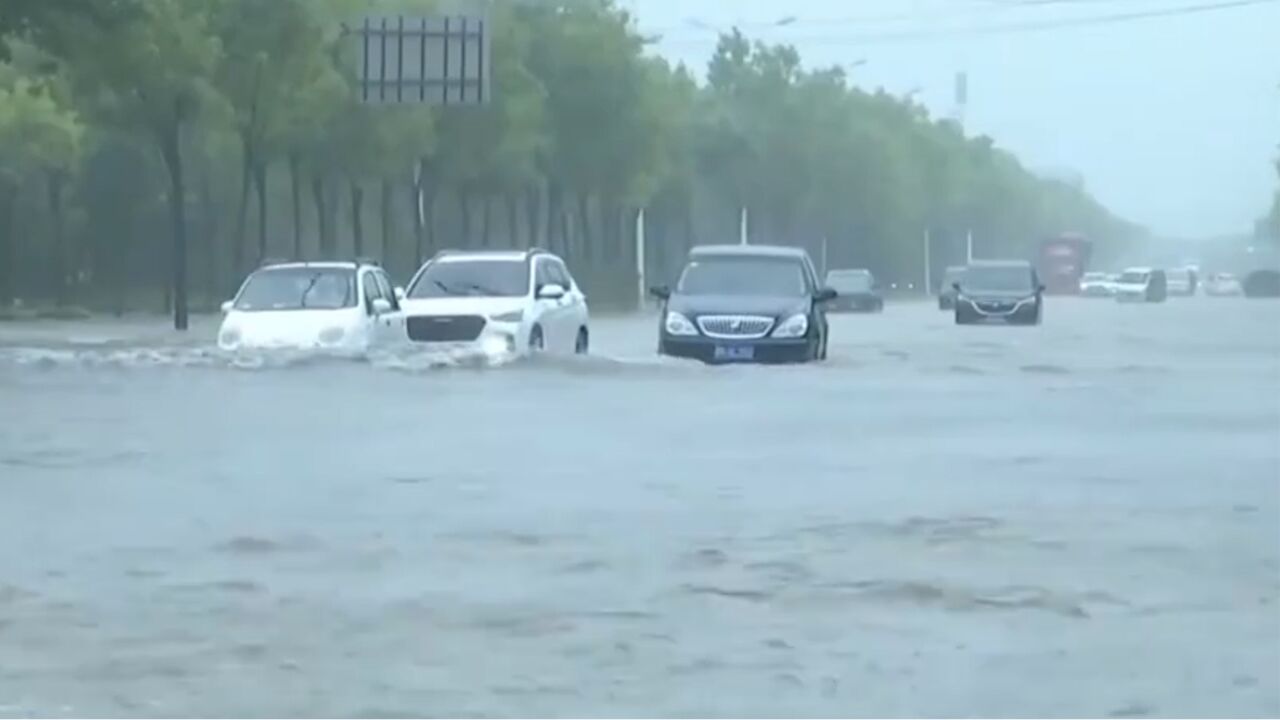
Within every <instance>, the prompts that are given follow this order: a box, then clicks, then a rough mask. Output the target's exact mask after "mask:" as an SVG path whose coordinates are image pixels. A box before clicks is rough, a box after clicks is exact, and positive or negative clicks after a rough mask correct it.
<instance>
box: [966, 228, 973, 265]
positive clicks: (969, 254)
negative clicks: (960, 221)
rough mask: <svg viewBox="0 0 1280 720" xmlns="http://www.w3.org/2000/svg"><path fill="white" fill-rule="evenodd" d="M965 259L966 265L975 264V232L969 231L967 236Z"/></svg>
mask: <svg viewBox="0 0 1280 720" xmlns="http://www.w3.org/2000/svg"><path fill="white" fill-rule="evenodd" d="M964 257H965V264H966V265H972V264H973V230H969V232H968V234H966V235H965V253H964Z"/></svg>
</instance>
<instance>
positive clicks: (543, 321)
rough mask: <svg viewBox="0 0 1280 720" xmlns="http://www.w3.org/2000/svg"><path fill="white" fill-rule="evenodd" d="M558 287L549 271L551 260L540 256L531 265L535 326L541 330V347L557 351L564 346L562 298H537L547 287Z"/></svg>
mask: <svg viewBox="0 0 1280 720" xmlns="http://www.w3.org/2000/svg"><path fill="white" fill-rule="evenodd" d="M553 284H554V285H559V284H560V283H558V282H556V278H555V276H554V274H553V273H552V270H551V258H550V257H548V256H546V255H540V256H538V257H537V258H536V259H535V260H534V264H533V303H534V308H535V309H536V313H535V314H536V316H537V321H536V322H537V324H538V327H540V328H542V341H543V346H544V347H545V348H546V349H547V350H555V351H559V350H560V348H561V346H562V345H563V344H564V337H563V336H564V327H563V320H564V316H563V315H562V313H561V303H562V302H563V300H564V298H560V299H558V300H549V299H543V298H541V297H538V296H539V295H541V294H542V289H543V288H544V287H546V286H547V285H553Z"/></svg>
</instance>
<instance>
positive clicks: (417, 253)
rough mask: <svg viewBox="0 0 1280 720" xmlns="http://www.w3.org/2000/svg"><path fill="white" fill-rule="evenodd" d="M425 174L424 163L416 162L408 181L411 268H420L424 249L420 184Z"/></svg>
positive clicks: (423, 223) (424, 232)
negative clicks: (411, 246)
mask: <svg viewBox="0 0 1280 720" xmlns="http://www.w3.org/2000/svg"><path fill="white" fill-rule="evenodd" d="M425 173H426V163H424V162H423V161H422V160H419V161H418V166H417V168H415V172H414V176H413V177H412V178H411V179H410V180H409V215H410V216H411V217H412V219H413V268H414V270H417V269H418V268H420V267H422V255H423V253H424V252H425V250H426V248H425V245H426V237H425V236H426V227H425V225H426V223H425V222H424V218H423V217H422V215H423V210H422V195H423V193H422V184H423V179H424V175H425Z"/></svg>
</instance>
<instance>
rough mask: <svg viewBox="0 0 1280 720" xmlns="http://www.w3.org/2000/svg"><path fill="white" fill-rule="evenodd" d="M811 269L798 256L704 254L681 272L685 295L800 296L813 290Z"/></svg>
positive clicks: (680, 283)
mask: <svg viewBox="0 0 1280 720" xmlns="http://www.w3.org/2000/svg"><path fill="white" fill-rule="evenodd" d="M809 288H810V284H809V279H808V274H807V269H806V268H805V265H804V263H803V262H798V261H796V260H795V259H794V258H770V257H702V258H697V259H695V260H692V261H690V263H689V264H688V265H687V266H686V267H685V269H684V272H683V273H682V274H681V276H680V282H679V284H678V285H677V292H679V293H681V294H683V295H758V296H769V295H771V296H776V297H798V296H801V295H807V294H809V293H810V292H811V291H810V289H809Z"/></svg>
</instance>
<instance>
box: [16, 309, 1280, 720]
mask: <svg viewBox="0 0 1280 720" xmlns="http://www.w3.org/2000/svg"><path fill="white" fill-rule="evenodd" d="M213 329H214V328H213V325H211V324H208V323H205V324H203V325H201V326H200V327H199V328H198V331H197V332H195V333H193V334H192V335H191V336H190V337H187V338H184V339H182V340H180V341H175V340H173V339H172V337H171V336H170V335H169V334H168V333H167V332H164V331H163V329H161V328H160V327H159V326H158V325H157V324H155V323H151V322H141V321H137V322H131V323H88V324H49V325H10V326H4V327H0V413H2V414H3V415H2V418H0V420H2V422H0V493H2V496H0V715H5V716H20V715H22V716H67V715H94V716H148V717H171V716H240V715H244V716H350V715H355V716H384V717H385V716H399V715H460V716H505V715H521V716H566V715H591V716H634V715H649V716H655V715H656V716H670V715H699V716H727V715H732V716H762V715H770V716H779V715H781V716H813V715H828V716H830V715H859V716H865V715H875V716H909V715H966V716H989V717H991V716H1042V717H1050V716H1052V717H1061V716H1124V717H1131V716H1144V715H1161V716H1208V715H1225V716H1241V717H1243V716H1267V715H1270V716H1274V715H1277V714H1280V305H1277V304H1273V303H1266V302H1249V301H1245V300H1231V299H1221V300H1218V299H1210V298H1197V299H1188V300H1181V301H1171V302H1169V303H1168V304H1165V305H1160V306H1121V305H1117V304H1115V303H1111V302H1107V301H1096V302H1094V301H1087V300H1076V299H1073V300H1059V299H1052V298H1051V299H1050V303H1049V306H1048V308H1047V313H1046V322H1045V325H1044V326H1043V327H1039V328H985V327H977V328H968V327H966V328H957V327H954V326H952V325H951V324H950V322H949V318H948V316H946V315H944V314H941V313H938V312H937V311H936V310H934V309H933V308H932V307H930V306H928V305H925V304H901V305H890V306H889V308H888V309H887V310H886V312H885V313H884V314H883V315H879V316H871V317H854V316H849V317H839V318H837V319H835V321H834V339H833V344H832V348H831V355H832V358H831V360H830V361H829V362H828V363H826V364H824V365H820V366H812V367H781V368H778V367H729V368H706V367H702V366H698V365H690V364H686V363H680V362H661V361H658V360H657V359H656V358H654V356H653V353H652V351H653V347H654V345H655V341H654V337H653V333H654V331H655V329H656V321H655V320H653V319H652V318H632V319H600V320H598V321H597V322H596V324H595V326H594V328H593V329H594V343H595V350H596V352H597V355H596V356H595V357H593V358H589V359H585V360H564V361H559V360H548V361H537V362H528V363H516V364H513V365H509V366H504V367H497V368H487V369H486V368H478V367H466V366H464V367H445V368H441V367H438V366H437V365H438V363H432V362H426V361H423V360H421V359H420V358H413V357H378V358H373V359H371V360H369V361H352V360H321V359H308V358H297V357H295V358H285V359H278V358H277V359H271V360H267V361H263V360H255V359H243V358H241V359H236V360H232V359H228V358H226V357H223V356H221V355H219V354H218V353H217V352H215V351H213V350H212V349H211V348H210V346H211V344H212V338H213Z"/></svg>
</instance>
